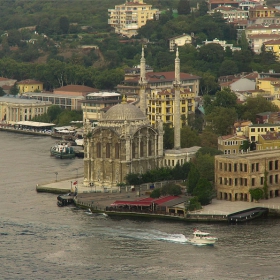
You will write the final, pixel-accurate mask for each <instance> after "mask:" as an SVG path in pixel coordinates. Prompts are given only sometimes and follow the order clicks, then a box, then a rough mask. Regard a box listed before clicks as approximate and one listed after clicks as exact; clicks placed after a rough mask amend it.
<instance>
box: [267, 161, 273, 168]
mask: <svg viewBox="0 0 280 280" xmlns="http://www.w3.org/2000/svg"><path fill="white" fill-rule="evenodd" d="M272 163H273V162H272V160H270V161H269V162H268V170H272V166H273V164H272Z"/></svg>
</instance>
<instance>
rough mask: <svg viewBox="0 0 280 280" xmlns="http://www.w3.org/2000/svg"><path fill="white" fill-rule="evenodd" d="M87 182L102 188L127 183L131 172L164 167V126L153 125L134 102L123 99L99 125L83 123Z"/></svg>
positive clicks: (85, 178)
mask: <svg viewBox="0 0 280 280" xmlns="http://www.w3.org/2000/svg"><path fill="white" fill-rule="evenodd" d="M84 129H85V133H84V138H85V145H84V151H85V157H84V185H85V186H90V185H91V184H94V186H96V187H98V188H99V189H101V190H103V188H104V189H105V188H113V187H116V186H117V184H118V183H120V182H125V176H126V175H127V174H128V173H139V174H141V173H145V172H147V171H148V170H150V169H155V168H157V167H161V166H162V159H163V125H162V121H161V120H158V123H157V127H156V128H153V127H152V126H151V125H150V124H149V121H148V119H147V117H146V116H145V115H144V114H143V112H142V111H141V110H140V109H139V108H137V107H136V106H134V105H131V104H127V103H126V101H123V102H122V103H121V104H118V105H115V106H113V107H111V108H110V109H109V110H108V111H107V112H106V113H104V114H103V115H102V116H101V119H100V120H99V123H98V126H97V127H95V128H93V129H92V128H91V127H90V124H89V123H88V122H87V123H86V124H85V126H84Z"/></svg>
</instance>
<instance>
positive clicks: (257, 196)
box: [249, 188, 264, 201]
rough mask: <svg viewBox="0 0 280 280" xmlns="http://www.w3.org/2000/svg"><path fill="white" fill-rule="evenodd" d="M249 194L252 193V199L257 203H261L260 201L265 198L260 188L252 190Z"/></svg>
mask: <svg viewBox="0 0 280 280" xmlns="http://www.w3.org/2000/svg"><path fill="white" fill-rule="evenodd" d="M249 192H250V194H251V196H252V198H253V199H254V200H256V201H259V200H260V199H262V198H263V196H264V192H263V190H262V189H260V188H257V189H250V190H249Z"/></svg>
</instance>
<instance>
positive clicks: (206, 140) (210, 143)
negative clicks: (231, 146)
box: [199, 128, 218, 149]
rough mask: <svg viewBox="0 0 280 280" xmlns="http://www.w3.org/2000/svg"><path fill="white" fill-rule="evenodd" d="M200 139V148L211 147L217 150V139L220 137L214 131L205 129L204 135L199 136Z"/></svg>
mask: <svg viewBox="0 0 280 280" xmlns="http://www.w3.org/2000/svg"><path fill="white" fill-rule="evenodd" d="M199 138H200V146H201V147H209V149H210V148H213V149H217V146H218V142H217V138H218V135H217V134H215V133H214V132H213V131H212V130H210V129H207V128H206V129H204V130H203V131H202V133H201V134H200V135H199Z"/></svg>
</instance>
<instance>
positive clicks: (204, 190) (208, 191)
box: [193, 178, 214, 205]
mask: <svg viewBox="0 0 280 280" xmlns="http://www.w3.org/2000/svg"><path fill="white" fill-rule="evenodd" d="M193 195H194V196H197V198H198V201H199V202H200V203H201V205H207V204H209V203H210V202H211V200H212V198H213V195H214V190H213V187H212V184H211V183H210V182H209V181H207V179H205V178H200V179H199V180H198V183H197V185H196V187H195V188H194V190H193Z"/></svg>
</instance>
